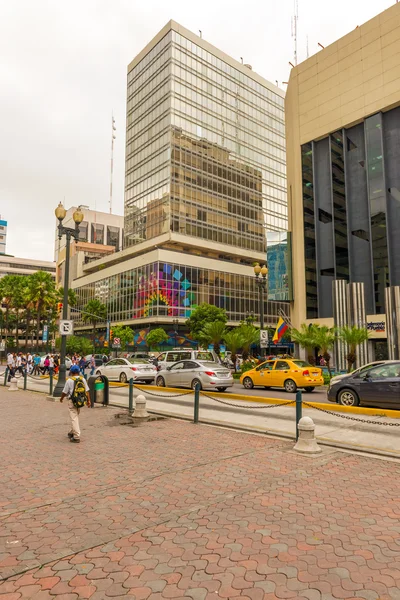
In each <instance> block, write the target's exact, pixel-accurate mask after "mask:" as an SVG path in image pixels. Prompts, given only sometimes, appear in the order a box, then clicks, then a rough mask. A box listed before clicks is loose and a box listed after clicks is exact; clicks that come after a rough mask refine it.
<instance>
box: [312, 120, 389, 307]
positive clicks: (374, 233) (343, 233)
mask: <svg viewBox="0 0 400 600" xmlns="http://www.w3.org/2000/svg"><path fill="white" fill-rule="evenodd" d="M399 148H400V109H397V108H396V109H394V110H391V111H388V112H386V113H383V114H382V113H378V114H376V115H373V116H371V117H368V118H367V119H365V121H364V123H362V124H359V125H356V126H355V127H352V128H349V129H343V130H341V131H337V132H335V133H332V134H331V135H330V136H329V137H327V138H324V139H322V140H319V141H315V142H309V143H307V144H304V145H303V146H302V172H303V207H304V247H305V263H306V273H305V277H306V304H307V318H317V317H332V316H333V315H332V281H333V280H334V279H341V280H345V281H350V282H363V283H364V286H365V295H366V298H365V305H366V309H367V313H369V314H371V313H376V314H382V313H384V312H385V289H386V288H387V287H388V286H389V285H400V252H399V236H398V234H399V232H400V225H399V223H400V192H399V190H400V175H399V172H400V169H399V158H400V150H399ZM312 156H314V159H313V160H312ZM389 215H390V218H388V216H389ZM315 282H317V286H316V285H315ZM316 289H318V294H316Z"/></svg>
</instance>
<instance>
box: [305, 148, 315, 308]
mask: <svg viewBox="0 0 400 600" xmlns="http://www.w3.org/2000/svg"><path fill="white" fill-rule="evenodd" d="M301 159H302V179H303V211H304V258H305V266H306V271H305V276H306V313H307V319H316V318H318V294H317V266H316V248H315V211H314V181H313V152H312V144H311V143H308V144H304V145H303V146H302V148H301Z"/></svg>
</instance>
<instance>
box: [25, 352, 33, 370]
mask: <svg viewBox="0 0 400 600" xmlns="http://www.w3.org/2000/svg"><path fill="white" fill-rule="evenodd" d="M32 369H33V356H32V354H31V353H30V352H28V355H27V357H26V370H27V372H28V374H31V373H32Z"/></svg>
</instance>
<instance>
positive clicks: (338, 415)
mask: <svg viewBox="0 0 400 600" xmlns="http://www.w3.org/2000/svg"><path fill="white" fill-rule="evenodd" d="M303 406H307V408H311V409H312V410H319V411H320V412H323V413H326V414H328V415H334V416H335V417H341V418H342V419H348V420H349V421H358V422H360V423H367V424H369V425H384V426H385V427H400V422H399V423H387V422H385V421H370V420H369V419H357V417H349V415H345V414H341V413H337V412H333V411H332V410H325V409H324V408H319V407H316V406H314V405H312V404H308V402H303Z"/></svg>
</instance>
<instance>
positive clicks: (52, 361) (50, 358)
mask: <svg viewBox="0 0 400 600" xmlns="http://www.w3.org/2000/svg"><path fill="white" fill-rule="evenodd" d="M53 373H54V356H53V355H52V354H50V356H49V375H53Z"/></svg>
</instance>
